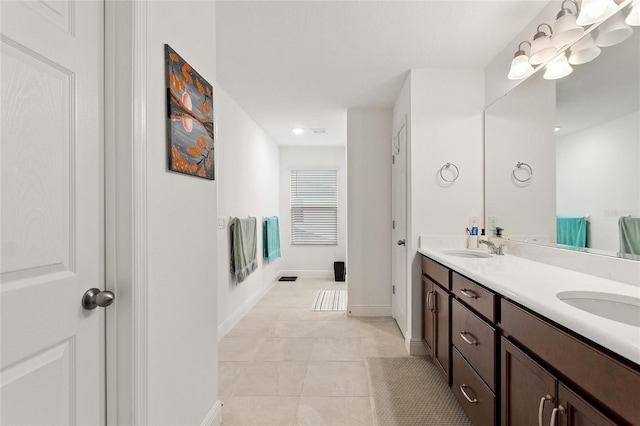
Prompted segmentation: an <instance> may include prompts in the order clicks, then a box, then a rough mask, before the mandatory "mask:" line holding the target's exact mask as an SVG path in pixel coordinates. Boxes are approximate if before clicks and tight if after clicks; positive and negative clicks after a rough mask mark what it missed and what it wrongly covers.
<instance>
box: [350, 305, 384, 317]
mask: <svg viewBox="0 0 640 426" xmlns="http://www.w3.org/2000/svg"><path fill="white" fill-rule="evenodd" d="M347 314H348V315H349V316H352V317H390V316H391V305H348V306H347Z"/></svg>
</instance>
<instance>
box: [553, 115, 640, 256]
mask: <svg viewBox="0 0 640 426" xmlns="http://www.w3.org/2000/svg"><path fill="white" fill-rule="evenodd" d="M638 123H640V113H638V112H634V113H632V114H628V115H626V116H623V117H620V118H617V119H615V120H611V121H609V122H606V123H603V124H600V125H598V126H595V127H591V128H589V129H585V130H582V131H579V132H575V133H573V134H570V135H567V136H564V137H561V138H558V141H557V144H556V149H557V178H558V185H557V192H556V198H557V211H558V216H569V217H576V216H585V215H589V216H590V221H589V230H590V232H589V236H588V243H589V245H588V246H589V247H594V248H596V249H599V250H606V251H611V252H617V251H618V250H619V248H620V245H619V235H618V218H619V217H620V216H624V215H633V216H637V215H638V214H640V213H639V212H638V206H639V205H640V198H639V197H640V179H639V178H638V173H639V170H640V164H639V163H638V160H639V159H640V144H639V143H638V142H639V141H640V134H639V131H640V129H639V127H638ZM585 172H586V173H585ZM620 182H624V183H625V184H624V185H620Z"/></svg>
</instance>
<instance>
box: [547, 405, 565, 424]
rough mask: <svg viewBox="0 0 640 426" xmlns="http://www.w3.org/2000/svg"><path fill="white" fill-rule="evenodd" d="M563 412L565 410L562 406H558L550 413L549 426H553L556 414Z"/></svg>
mask: <svg viewBox="0 0 640 426" xmlns="http://www.w3.org/2000/svg"><path fill="white" fill-rule="evenodd" d="M565 412H566V408H564V407H563V406H562V405H558V408H554V409H553V411H552V412H551V422H550V423H549V426H555V424H556V416H557V415H558V413H560V414H564V413H565Z"/></svg>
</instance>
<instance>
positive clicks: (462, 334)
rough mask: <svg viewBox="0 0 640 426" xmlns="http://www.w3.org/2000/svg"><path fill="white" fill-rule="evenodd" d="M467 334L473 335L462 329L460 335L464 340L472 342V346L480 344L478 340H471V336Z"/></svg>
mask: <svg viewBox="0 0 640 426" xmlns="http://www.w3.org/2000/svg"><path fill="white" fill-rule="evenodd" d="M467 334H468V335H469V336H473V334H471V333H469V332H468V331H461V332H460V337H462V340H464V341H465V342H467V343H468V344H470V345H471V346H475V345H477V344H478V342H477V341H476V340H469V338H468V337H467Z"/></svg>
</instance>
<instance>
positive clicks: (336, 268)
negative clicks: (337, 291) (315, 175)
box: [333, 262, 347, 281]
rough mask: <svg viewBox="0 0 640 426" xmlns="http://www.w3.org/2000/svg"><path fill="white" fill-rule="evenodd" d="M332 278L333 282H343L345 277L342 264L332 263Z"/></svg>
mask: <svg viewBox="0 0 640 426" xmlns="http://www.w3.org/2000/svg"><path fill="white" fill-rule="evenodd" d="M333 276H334V281H344V279H345V277H346V276H347V271H346V269H345V267H344V262H333Z"/></svg>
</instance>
